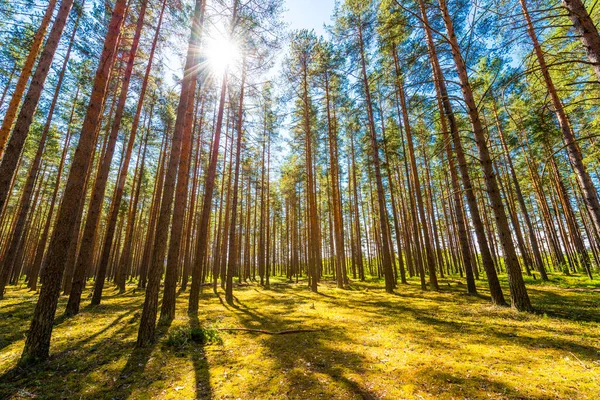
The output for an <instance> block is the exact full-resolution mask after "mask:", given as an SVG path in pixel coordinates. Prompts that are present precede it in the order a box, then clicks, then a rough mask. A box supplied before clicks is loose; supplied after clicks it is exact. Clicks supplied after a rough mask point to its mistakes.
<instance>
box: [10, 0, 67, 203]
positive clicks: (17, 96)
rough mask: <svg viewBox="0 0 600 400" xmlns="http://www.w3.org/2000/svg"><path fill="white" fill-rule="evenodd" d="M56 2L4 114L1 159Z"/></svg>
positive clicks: (37, 34)
mask: <svg viewBox="0 0 600 400" xmlns="http://www.w3.org/2000/svg"><path fill="white" fill-rule="evenodd" d="M56 2H57V0H50V1H49V2H48V5H47V6H46V11H45V12H44V16H43V17H42V20H41V21H40V26H39V27H38V29H37V31H36V32H35V35H34V36H33V40H32V41H31V48H30V49H29V53H28V54H27V58H26V59H25V63H24V64H23V68H22V69H21V72H20V73H19V79H17V84H16V86H15V90H14V91H13V93H12V96H11V98H10V102H9V104H8V109H7V110H6V113H5V114H4V119H3V120H2V126H1V127H0V159H1V158H2V156H3V154H4V150H5V148H6V142H8V137H9V135H10V131H11V129H12V127H13V123H14V122H15V118H16V117H17V111H19V104H21V100H22V98H23V94H24V93H25V89H26V87H27V81H29V77H30V76H31V71H33V66H34V64H35V60H36V59H37V56H38V54H39V51H40V48H41V47H42V43H43V41H44V36H46V30H47V29H48V25H50V21H51V20H52V13H53V12H54V8H55V7H56ZM2 103H4V96H2ZM1 209H2V207H1V206H0V210H1Z"/></svg>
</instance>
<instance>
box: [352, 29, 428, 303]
mask: <svg viewBox="0 0 600 400" xmlns="http://www.w3.org/2000/svg"><path fill="white" fill-rule="evenodd" d="M358 23H359V28H358V45H359V47H360V63H361V72H362V81H363V87H364V90H365V101H366V105H367V116H368V118H369V132H370V137H371V147H372V151H373V155H372V156H373V167H374V168H375V181H376V184H377V200H378V204H379V223H380V226H381V239H382V240H381V242H382V253H383V254H382V262H383V272H384V278H385V290H386V292H388V293H393V292H394V286H395V284H394V271H393V268H392V259H391V251H390V248H389V243H390V241H389V229H388V227H389V223H388V213H387V208H386V206H385V204H386V199H385V192H384V189H383V179H382V177H381V167H380V160H379V146H378V144H377V132H376V130H375V120H374V116H373V105H372V104H371V89H370V88H369V78H368V76H367V62H366V58H365V49H364V40H363V36H362V26H360V25H361V24H362V22H361V21H359V22H358ZM431 284H432V286H434V287H435V288H436V289H437V280H436V277H435V272H434V274H433V275H432V276H431Z"/></svg>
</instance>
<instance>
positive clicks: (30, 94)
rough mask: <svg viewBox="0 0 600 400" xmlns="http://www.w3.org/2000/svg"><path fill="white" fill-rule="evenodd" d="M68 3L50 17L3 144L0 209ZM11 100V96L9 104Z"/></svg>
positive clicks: (0, 132)
mask: <svg viewBox="0 0 600 400" xmlns="http://www.w3.org/2000/svg"><path fill="white" fill-rule="evenodd" d="M72 6H73V0H62V2H61V4H60V7H59V9H58V13H57V15H56V19H55V20H54V24H52V29H51V30H50V34H49V35H48V40H47V41H46V44H45V46H44V50H42V54H41V55H40V60H39V62H38V64H37V67H36V69H35V72H34V74H33V77H32V78H31V84H30V85H29V89H28V90H27V94H26V95H25V100H24V101H23V106H22V107H21V110H20V111H19V116H18V117H17V122H16V123H15V129H14V130H13V133H12V135H11V137H10V139H9V140H8V144H7V145H6V151H5V153H4V156H3V157H2V162H1V163H0V210H2V209H3V208H4V205H5V203H6V200H7V198H8V194H9V192H8V189H9V187H10V184H11V182H12V179H13V176H14V175H15V173H16V172H17V165H18V163H19V158H20V157H21V153H22V151H23V147H24V146H25V140H26V139H27V135H28V134H29V128H30V127H31V124H32V122H33V117H34V114H35V110H36V109H37V106H38V103H39V101H40V98H41V96H42V91H43V90H44V84H45V83H46V78H47V77H48V73H49V72H50V66H51V65H52V60H53V59H54V54H55V52H56V49H57V48H58V43H59V42H60V38H61V36H62V33H63V30H64V29H65V25H66V24H67V19H68V18H69V12H70V11H71V7H72ZM23 89H24V88H23ZM15 94H17V93H15ZM15 94H13V99H14V98H15ZM12 103H13V101H12V99H11V105H12ZM17 104H18V103H17ZM15 111H16V110H15ZM7 117H8V118H7ZM13 118H14V117H13ZM9 119H10V115H7V116H6V117H5V118H4V122H3V124H2V125H3V127H2V128H1V130H0V156H2V151H3V150H4V144H3V142H2V136H4V133H3V132H4V129H5V128H6V129H7V130H8V132H10V128H11V126H12V121H9ZM9 123H10V125H9ZM5 125H6V126H5ZM6 135H8V133H6Z"/></svg>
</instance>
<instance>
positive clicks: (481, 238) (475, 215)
mask: <svg viewBox="0 0 600 400" xmlns="http://www.w3.org/2000/svg"><path fill="white" fill-rule="evenodd" d="M419 6H420V9H421V15H422V18H423V21H424V22H425V24H424V25H425V34H426V36H427V46H428V48H429V55H430V60H431V63H432V67H433V70H434V74H435V75H434V78H435V83H436V87H437V89H438V90H439V93H440V96H441V100H442V105H443V107H444V115H445V117H446V119H447V121H448V125H449V130H450V135H451V138H452V144H453V146H454V152H455V153H456V159H457V161H458V168H459V171H460V178H461V180H462V184H463V188H464V190H465V197H466V198H467V204H468V206H469V212H470V215H471V220H472V221H473V227H474V228H475V235H476V237H477V243H478V245H479V251H480V253H481V259H482V263H483V268H484V269H485V272H486V275H487V280H488V285H489V288H490V295H491V297H492V303H494V304H497V305H506V300H505V299H504V294H503V293H502V288H501V287H500V281H499V279H498V274H497V273H496V270H495V269H494V261H493V259H492V254H491V251H490V246H489V243H488V241H487V238H486V236H485V229H484V226H483V222H482V218H481V213H480V211H479V206H478V204H477V198H476V197H475V192H474V190H473V183H472V181H471V177H470V175H469V169H468V165H467V159H466V156H465V153H464V150H463V146H462V143H461V141H460V133H459V130H458V124H457V121H456V117H455V115H454V110H453V108H452V103H451V102H450V97H449V96H448V90H447V87H446V81H445V80H444V74H443V72H442V69H441V67H440V63H439V59H438V56H437V50H436V47H435V45H434V42H433V35H432V34H431V29H430V26H429V21H428V19H427V12H426V9H425V3H424V2H423V1H422V0H420V1H419ZM465 217H466V216H465ZM457 223H459V221H458V219H457ZM465 225H466V224H465ZM471 253H472V254H474V255H475V254H476V253H475V252H471ZM473 270H474V272H477V266H476V265H473Z"/></svg>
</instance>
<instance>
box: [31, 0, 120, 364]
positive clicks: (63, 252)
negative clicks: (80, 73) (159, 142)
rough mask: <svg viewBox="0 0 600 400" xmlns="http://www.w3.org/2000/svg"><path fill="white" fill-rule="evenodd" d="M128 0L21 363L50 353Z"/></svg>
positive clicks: (111, 37) (116, 14) (109, 43)
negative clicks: (76, 223) (58, 303)
mask: <svg viewBox="0 0 600 400" xmlns="http://www.w3.org/2000/svg"><path fill="white" fill-rule="evenodd" d="M126 3H127V1H126V0H117V1H116V2H115V6H114V9H113V13H112V17H111V20H110V23H109V26H108V30H107V33H106V38H105V40H104V48H103V50H102V54H101V55H100V63H99V65H98V70H97V71H96V76H95V78H94V85H93V87H92V93H91V96H90V102H89V106H88V109H87V112H86V116H85V119H84V121H83V125H82V129H81V135H80V137H79V143H78V145H77V150H75V155H74V156H73V161H72V163H71V171H70V173H69V178H68V180H67V184H66V187H65V190H64V194H63V199H62V202H61V205H60V208H59V212H58V217H57V221H56V229H55V230H54V233H53V234H52V239H51V240H50V247H49V250H48V255H47V261H46V268H45V272H44V285H43V286H42V290H41V291H40V296H39V299H38V302H37V304H36V306H35V310H34V313H33V318H32V321H31V327H30V328H29V334H28V335H27V339H26V341H25V348H24V349H23V354H22V356H21V361H20V362H21V363H22V364H25V363H27V362H31V361H35V360H45V359H47V358H48V356H49V350H50V337H51V335H52V325H53V323H54V315H55V313H56V306H57V302H58V297H59V295H60V287H61V282H62V275H63V271H64V265H65V264H64V263H65V260H66V258H67V252H68V249H69V244H70V243H71V236H72V234H73V228H74V225H75V222H76V220H77V209H78V208H79V204H80V202H81V198H82V197H83V193H84V190H85V187H84V184H85V176H86V175H87V171H88V169H89V167H90V163H91V160H92V153H93V150H94V144H95V139H96V135H95V133H96V127H97V126H98V122H99V119H100V111H101V109H102V104H103V103H104V97H105V95H106V89H107V87H108V83H109V75H110V70H111V68H112V64H113V60H114V56H115V54H116V51H117V44H118V39H119V36H120V31H121V25H122V23H123V19H124V13H125V8H126Z"/></svg>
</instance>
